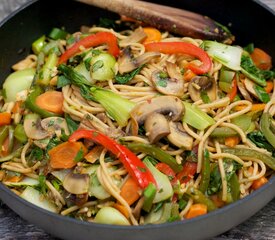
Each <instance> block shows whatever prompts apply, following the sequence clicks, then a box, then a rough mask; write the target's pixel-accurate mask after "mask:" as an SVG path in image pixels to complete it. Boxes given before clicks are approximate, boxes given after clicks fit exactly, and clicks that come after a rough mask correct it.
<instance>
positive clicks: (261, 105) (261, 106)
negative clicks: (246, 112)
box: [234, 103, 266, 111]
mask: <svg viewBox="0 0 275 240" xmlns="http://www.w3.org/2000/svg"><path fill="white" fill-rule="evenodd" d="M265 105H266V104H265V103H256V104H253V105H252V108H251V110H250V111H263V110H264V108H265ZM246 107H247V105H238V106H236V107H234V110H235V111H241V110H243V109H245V108H246Z"/></svg>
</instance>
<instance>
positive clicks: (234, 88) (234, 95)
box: [228, 77, 238, 102]
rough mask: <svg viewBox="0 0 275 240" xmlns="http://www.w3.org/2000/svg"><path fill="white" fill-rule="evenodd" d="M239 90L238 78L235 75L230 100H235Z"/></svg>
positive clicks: (229, 95)
mask: <svg viewBox="0 0 275 240" xmlns="http://www.w3.org/2000/svg"><path fill="white" fill-rule="evenodd" d="M237 92H238V88H237V80H236V78H235V77H234V79H233V81H232V89H231V92H230V93H229V94H228V97H229V99H230V102H233V100H234V98H235V97H236V95H237Z"/></svg>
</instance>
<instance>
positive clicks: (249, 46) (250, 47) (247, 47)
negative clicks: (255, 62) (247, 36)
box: [243, 43, 254, 53]
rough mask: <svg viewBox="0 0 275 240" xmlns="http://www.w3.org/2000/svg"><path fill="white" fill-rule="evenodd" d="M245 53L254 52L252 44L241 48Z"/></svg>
mask: <svg viewBox="0 0 275 240" xmlns="http://www.w3.org/2000/svg"><path fill="white" fill-rule="evenodd" d="M243 49H244V50H245V51H247V52H249V53H252V52H253V51H254V43H249V44H248V45H247V46H246V47H244V48H243Z"/></svg>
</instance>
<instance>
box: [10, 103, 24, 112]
mask: <svg viewBox="0 0 275 240" xmlns="http://www.w3.org/2000/svg"><path fill="white" fill-rule="evenodd" d="M21 105H22V102H21V101H17V102H15V104H14V106H13V108H12V110H11V112H12V113H19V112H20V110H21Z"/></svg>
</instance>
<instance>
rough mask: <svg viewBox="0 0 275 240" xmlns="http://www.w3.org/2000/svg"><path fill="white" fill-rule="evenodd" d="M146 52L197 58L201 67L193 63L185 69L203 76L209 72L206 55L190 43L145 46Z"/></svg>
mask: <svg viewBox="0 0 275 240" xmlns="http://www.w3.org/2000/svg"><path fill="white" fill-rule="evenodd" d="M144 46H145V49H146V51H147V52H161V53H165V54H180V53H181V54H188V55H190V56H193V57H196V58H198V59H199V60H200V61H201V62H202V65H200V66H197V65H195V64H193V63H189V64H188V65H187V68H189V69H190V70H191V71H192V72H194V73H196V74H204V73H207V72H209V71H210V69H211V66H212V61H211V59H210V57H209V56H208V54H207V53H206V52H205V51H203V50H202V49H201V48H199V47H197V46H195V45H194V44H191V43H186V42H157V43H148V44H145V45H144Z"/></svg>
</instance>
